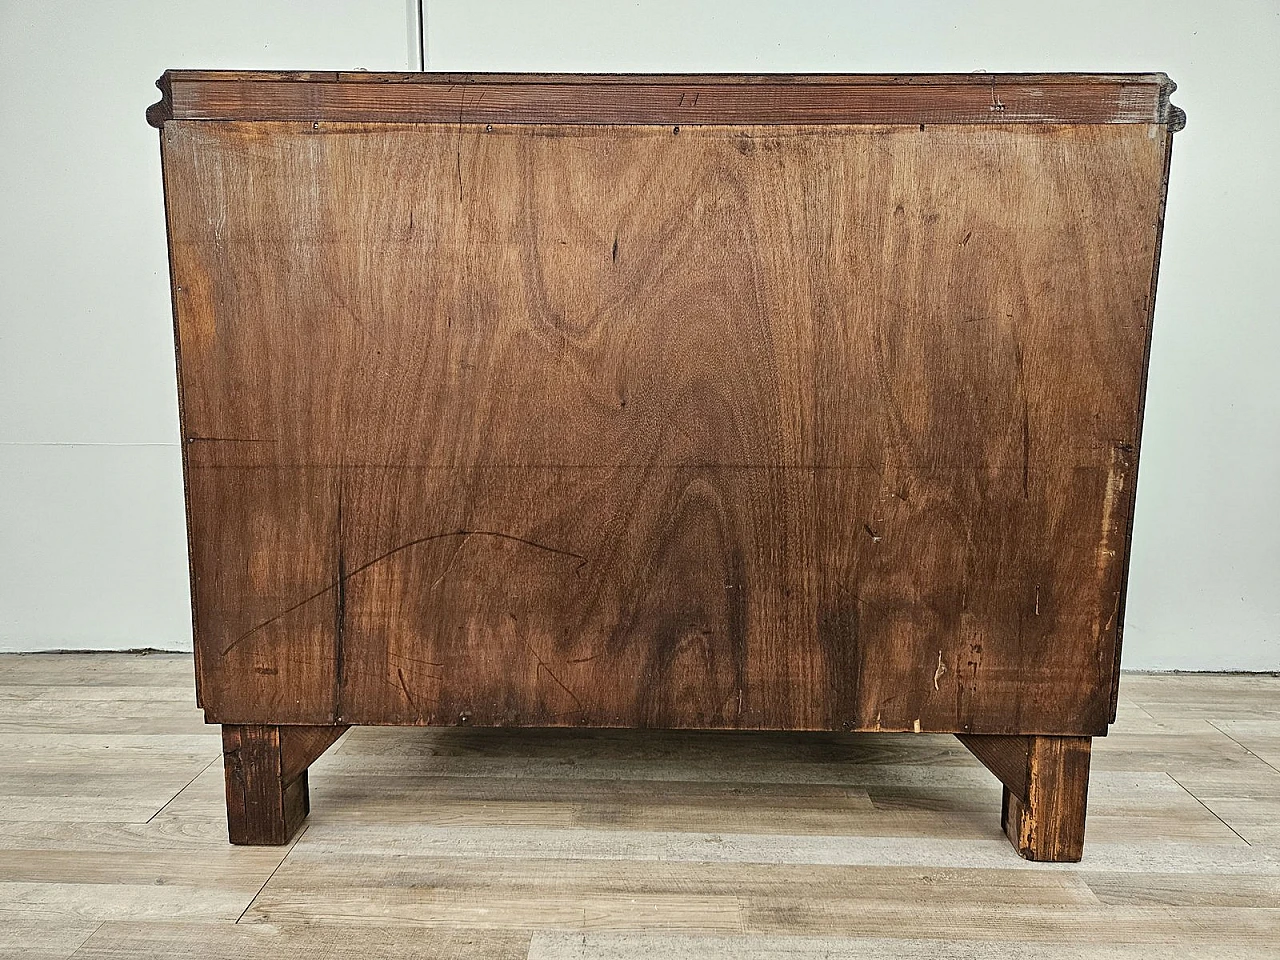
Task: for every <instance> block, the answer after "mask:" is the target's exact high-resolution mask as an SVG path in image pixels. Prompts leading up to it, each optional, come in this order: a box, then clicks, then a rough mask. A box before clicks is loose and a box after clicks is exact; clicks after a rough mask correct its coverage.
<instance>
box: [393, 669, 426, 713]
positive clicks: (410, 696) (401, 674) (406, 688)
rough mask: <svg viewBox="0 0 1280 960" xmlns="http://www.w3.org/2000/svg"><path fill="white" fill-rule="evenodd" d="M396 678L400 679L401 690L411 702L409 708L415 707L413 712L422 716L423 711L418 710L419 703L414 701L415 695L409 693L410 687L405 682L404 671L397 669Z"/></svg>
mask: <svg viewBox="0 0 1280 960" xmlns="http://www.w3.org/2000/svg"><path fill="white" fill-rule="evenodd" d="M396 676H397V677H399V678H400V689H401V690H402V691H403V692H404V698H405V699H406V700H408V701H409V706H411V707H413V712H414V713H416V714H418V715H419V716H421V715H422V711H421V710H419V709H418V704H417V702H416V701H415V700H414V699H413V694H411V693H410V692H409V685H408V684H407V683H405V682H404V671H403V670H401V669H400V668H399V667H396Z"/></svg>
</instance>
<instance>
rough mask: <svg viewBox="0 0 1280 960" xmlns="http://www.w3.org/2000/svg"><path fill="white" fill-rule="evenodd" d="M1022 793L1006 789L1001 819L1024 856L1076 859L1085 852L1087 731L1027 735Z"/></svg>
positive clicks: (1045, 858) (1015, 845)
mask: <svg viewBox="0 0 1280 960" xmlns="http://www.w3.org/2000/svg"><path fill="white" fill-rule="evenodd" d="M1026 740H1027V784H1026V793H1025V795H1019V794H1018V793H1017V792H1016V791H1014V790H1013V789H1011V788H1010V787H1009V786H1008V785H1006V786H1005V789H1004V803H1003V808H1002V810H1001V814H1000V816H1001V820H1002V821H1003V824H1002V825H1003V827H1004V832H1005V834H1006V835H1007V836H1008V837H1009V840H1010V841H1011V842H1012V843H1013V846H1014V849H1016V850H1017V851H1018V853H1019V854H1021V855H1022V856H1023V857H1025V858H1026V859H1028V860H1044V861H1049V862H1051V863H1076V862H1078V861H1079V860H1080V858H1081V856H1082V855H1083V854H1084V823H1085V808H1086V805H1087V801H1088V795H1089V755H1090V748H1091V742H1090V738H1089V737H1027V738H1026Z"/></svg>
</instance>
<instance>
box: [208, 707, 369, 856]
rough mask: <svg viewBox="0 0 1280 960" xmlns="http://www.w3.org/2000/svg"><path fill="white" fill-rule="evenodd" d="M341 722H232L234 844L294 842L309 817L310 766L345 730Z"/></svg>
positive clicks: (230, 832) (227, 771)
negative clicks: (317, 724)
mask: <svg viewBox="0 0 1280 960" xmlns="http://www.w3.org/2000/svg"><path fill="white" fill-rule="evenodd" d="M346 729H347V728H346V727H340V726H286V727H281V726H274V725H269V724H247V725H236V724H226V725H224V726H223V728H222V766H223V774H224V778H225V780H226V790H227V836H228V838H229V839H230V840H231V842H232V843H235V844H245V845H255V846H261V845H265V846H279V845H281V844H285V843H288V842H289V840H290V839H291V838H292V837H293V835H294V833H295V832H296V831H297V829H298V827H300V826H301V825H302V821H303V820H305V819H306V818H307V813H308V812H309V811H310V807H311V803H310V794H309V790H308V786H307V767H308V766H310V765H311V763H312V762H313V761H314V760H315V759H316V758H317V757H319V756H320V754H322V753H324V751H325V750H326V749H327V748H328V747H329V746H330V745H331V744H332V743H333V742H334V741H335V740H337V739H338V738H339V737H340V736H342V734H343V733H345V732H346Z"/></svg>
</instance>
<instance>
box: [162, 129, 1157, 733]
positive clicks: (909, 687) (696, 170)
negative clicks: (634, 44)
mask: <svg viewBox="0 0 1280 960" xmlns="http://www.w3.org/2000/svg"><path fill="white" fill-rule="evenodd" d="M162 142H163V150H164V163H165V177H166V195H167V203H168V217H169V229H170V243H171V252H172V262H173V283H174V289H175V303H176V312H177V325H178V341H179V354H180V361H179V365H180V389H181V399H182V410H183V432H184V442H185V458H186V469H187V479H188V509H189V521H190V535H191V555H192V567H193V587H194V598H195V627H196V644H197V664H198V668H197V669H198V679H199V689H200V695H201V699H202V703H203V705H204V707H205V710H206V713H207V715H208V717H209V719H210V720H211V721H213V722H221V723H236V724H254V723H274V724H281V723H305V724H322V723H342V724H349V723H366V724H375V723H473V724H484V725H491V724H518V725H524V726H547V725H579V724H582V725H591V726H655V727H718V728H788V729H871V730H874V729H883V730H913V729H915V730H925V731H947V732H970V733H1019V734H1029V733H1045V734H1059V735H1061V734H1071V735H1092V734H1099V733H1102V732H1104V731H1105V728H1106V724H1107V721H1108V719H1109V715H1110V698H1111V694H1112V691H1113V688H1114V680H1115V669H1116V652H1117V643H1118V631H1119V627H1120V614H1121V611H1120V607H1121V593H1122V584H1123V579H1124V572H1123V567H1124V563H1125V560H1126V557H1127V549H1128V527H1129V521H1130V517H1131V513H1132V497H1133V481H1134V468H1135V464H1136V459H1135V457H1136V444H1137V440H1138V431H1139V427H1140V411H1141V399H1142V388H1143V381H1144V370H1145V361H1146V350H1147V344H1148V342H1149V332H1150V331H1149V318H1150V312H1151V303H1150V298H1151V295H1152V289H1153V271H1154V267H1155V261H1156V257H1157V244H1158V236H1159V233H1158V222H1159V219H1160V216H1161V211H1162V203H1163V197H1164V182H1165V170H1166V161H1167V156H1168V148H1169V128H1168V126H1167V124H1155V123H1152V124H1148V123H1137V122H1126V123H1086V124H1076V125H1070V124H1067V125H1058V124H1051V123H1020V124H1014V123H1007V124H981V125H975V124H968V125H963V124H954V125H948V124H941V125H929V124H914V123H913V124H909V125H906V124H904V125H893V126H876V125H867V124H863V125H840V124H822V125H788V124H774V125H770V126H751V125H732V126H715V125H710V126H683V127H676V126H657V125H632V126H627V125H614V126H610V125H551V124H545V125H544V124H537V123H520V124H500V123H495V124H477V123H458V124H452V123H421V124H408V123H368V124H361V123H354V122H296V121H271V122H257V121H204V120H182V119H171V120H168V121H167V122H165V123H164V129H163V136H162ZM246 678H251V682H249V681H248V680H247V679H246Z"/></svg>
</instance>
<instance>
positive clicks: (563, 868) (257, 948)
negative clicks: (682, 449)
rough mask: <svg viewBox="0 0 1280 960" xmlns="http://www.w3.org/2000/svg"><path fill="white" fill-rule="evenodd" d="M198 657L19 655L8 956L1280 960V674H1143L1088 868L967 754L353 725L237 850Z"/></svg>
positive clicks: (9, 776)
mask: <svg viewBox="0 0 1280 960" xmlns="http://www.w3.org/2000/svg"><path fill="white" fill-rule="evenodd" d="M191 691H192V668H191V661H190V657H188V656H169V655H155V654H153V655H148V656H137V655H127V654H97V655H83V656H81V655H36V656H24V655H8V656H0V957H4V958H10V957H13V958H16V957H22V958H55V957H56V958H65V957H75V958H77V960H81V958H98V960H105V958H127V957H128V958H131V957H165V958H186V957H189V958H196V957H198V958H217V957H228V958H236V960H258V958H262V960H266V958H275V957H289V956H297V957H307V958H313V957H323V958H331V960H339V958H361V960H363V958H409V957H415V958H418V957H422V958H436V957H440V958H443V957H449V958H454V957H459V958H464V957H465V958H490V957H492V958H524V957H531V958H539V960H568V958H608V960H633V958H635V960H639V958H644V960H663V958H674V957H681V958H684V957H690V958H716V960H728V958H734V960H742V958H746V960H753V958H763V957H784V958H792V960H809V958H814V960H816V958H834V957H859V958H890V957H892V958H927V957H965V958H969V957H1000V958H1004V957H1010V958H1011V957H1025V956H1029V955H1034V956H1036V957H1038V958H1078V960H1085V958H1088V960H1101V958H1119V957H1133V958H1139V957H1140V958H1143V960H1162V958H1173V957H1232V958H1244V957H1248V958H1255V957H1258V958H1261V957H1268V958H1275V957H1280V678H1277V677H1260V676H1208V675H1180V676H1168V675H1161V676H1149V675H1126V676H1125V678H1124V681H1123V683H1122V685H1121V704H1120V715H1119V721H1118V723H1117V725H1116V726H1115V727H1114V728H1113V732H1112V734H1111V736H1109V737H1107V738H1106V739H1104V740H1095V741H1094V763H1093V777H1092V787H1091V790H1090V795H1089V829H1088V838H1087V844H1086V849H1085V857H1084V861H1083V862H1082V863H1079V864H1073V865H1044V864H1029V863H1026V862H1024V861H1022V860H1020V859H1019V858H1018V856H1017V855H1016V854H1015V853H1014V851H1013V849H1012V848H1011V847H1010V846H1009V844H1008V842H1007V841H1006V840H1005V838H1004V836H1003V835H1002V834H1001V832H1000V826H999V809H1000V788H999V785H998V783H997V782H996V780H995V778H994V777H992V776H991V775H990V774H988V773H987V772H986V771H985V770H983V769H982V768H981V767H980V766H979V765H978V763H977V761H975V760H974V759H973V758H972V757H970V756H969V754H968V753H966V752H965V750H964V749H963V748H962V747H961V746H960V745H959V743H957V742H956V741H955V740H954V738H951V737H934V736H910V735H906V736H904V735H894V736H890V735H866V734H863V735H791V734H785V735H784V734H752V735H742V734H687V733H680V734H654V733H632V732H618V731H563V732H547V731H494V730H475V729H447V730H422V729H416V730H415V729H404V728H391V729H371V728H361V729H356V730H353V731H351V732H350V733H348V734H347V735H346V737H344V738H343V739H342V740H341V741H340V742H339V743H338V744H336V745H335V746H334V747H333V748H332V749H331V750H330V751H329V753H328V754H326V755H325V756H324V757H322V758H321V759H320V760H319V761H318V762H317V763H316V764H315V765H314V766H313V767H312V773H311V794H312V814H311V817H310V819H309V821H308V823H307V825H306V827H305V829H304V830H303V831H302V833H301V834H300V836H299V838H298V839H297V840H296V841H295V842H294V843H293V845H292V846H290V847H288V848H283V847H282V848H278V849H266V848H257V849H254V848H233V847H231V846H229V845H228V844H227V842H226V833H225V830H226V826H225V821H224V818H223V817H224V814H223V795H222V770H221V760H220V749H219V738H218V736H217V729H216V728H213V727H205V726H204V724H203V723H202V720H201V715H200V713H199V711H197V710H196V708H195V706H194V704H193V698H192V692H191Z"/></svg>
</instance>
